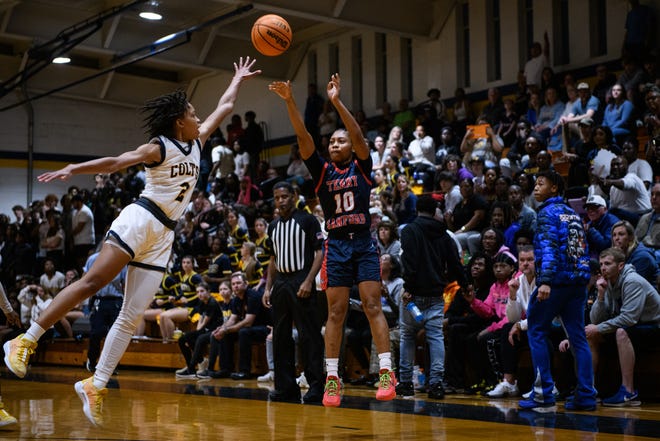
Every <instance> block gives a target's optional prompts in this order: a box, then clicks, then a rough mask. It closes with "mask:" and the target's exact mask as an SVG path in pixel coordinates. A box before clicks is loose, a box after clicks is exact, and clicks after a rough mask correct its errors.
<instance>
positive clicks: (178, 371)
mask: <svg viewBox="0 0 660 441" xmlns="http://www.w3.org/2000/svg"><path fill="white" fill-rule="evenodd" d="M187 372H188V366H184V367H182V368H181V369H177V370H176V371H175V372H174V373H175V374H177V375H181V374H185V373H187Z"/></svg>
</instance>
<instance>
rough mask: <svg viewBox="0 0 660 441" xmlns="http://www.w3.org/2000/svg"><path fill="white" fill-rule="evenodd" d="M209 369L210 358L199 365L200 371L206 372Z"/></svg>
mask: <svg viewBox="0 0 660 441" xmlns="http://www.w3.org/2000/svg"><path fill="white" fill-rule="evenodd" d="M208 368H209V358H208V357H204V360H202V361H201V362H200V363H198V364H197V370H198V371H205V370H207V369H208Z"/></svg>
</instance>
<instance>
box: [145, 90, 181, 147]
mask: <svg viewBox="0 0 660 441" xmlns="http://www.w3.org/2000/svg"><path fill="white" fill-rule="evenodd" d="M187 108H188V98H187V96H186V93H185V92H184V91H183V90H181V89H179V90H177V91H176V92H172V93H168V94H166V95H161V96H159V97H156V98H153V99H151V100H149V101H147V102H146V103H145V104H144V106H142V108H141V109H140V113H142V114H145V117H144V125H143V126H142V127H143V128H144V129H146V130H147V133H148V134H149V138H150V139H152V138H156V137H158V136H160V135H164V136H167V137H170V138H173V137H174V122H175V121H176V120H177V119H178V118H181V117H183V115H184V114H185V113H186V109H187Z"/></svg>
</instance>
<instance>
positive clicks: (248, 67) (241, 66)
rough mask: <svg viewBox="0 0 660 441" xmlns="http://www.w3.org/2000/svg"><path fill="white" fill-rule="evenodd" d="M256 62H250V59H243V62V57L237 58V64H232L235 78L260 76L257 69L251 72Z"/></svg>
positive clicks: (259, 71) (254, 60) (253, 60)
mask: <svg viewBox="0 0 660 441" xmlns="http://www.w3.org/2000/svg"><path fill="white" fill-rule="evenodd" d="M256 62H257V60H256V59H252V60H250V57H245V60H243V57H241V58H239V59H238V63H234V71H235V76H238V77H241V78H242V79H245V78H251V77H253V76H255V75H259V74H261V70H259V69H257V70H255V71H252V66H254V63H256Z"/></svg>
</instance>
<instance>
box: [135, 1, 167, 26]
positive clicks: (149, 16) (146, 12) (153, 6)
mask: <svg viewBox="0 0 660 441" xmlns="http://www.w3.org/2000/svg"><path fill="white" fill-rule="evenodd" d="M140 17H141V18H143V19H145V20H151V21H157V20H161V19H162V18H163V16H162V15H161V14H160V13H159V12H158V2H157V1H155V0H152V1H149V2H147V4H146V5H144V9H142V11H140Z"/></svg>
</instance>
